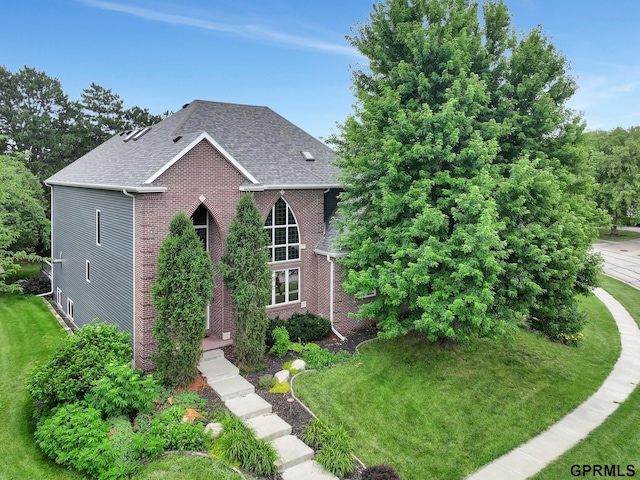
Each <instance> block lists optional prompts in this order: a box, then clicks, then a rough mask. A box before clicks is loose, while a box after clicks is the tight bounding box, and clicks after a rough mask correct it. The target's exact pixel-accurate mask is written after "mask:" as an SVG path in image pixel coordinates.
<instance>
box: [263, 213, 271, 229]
mask: <svg viewBox="0 0 640 480" xmlns="http://www.w3.org/2000/svg"><path fill="white" fill-rule="evenodd" d="M272 224H273V212H269V215H267V221H266V222H264V226H265V227H270V226H271V225H272Z"/></svg>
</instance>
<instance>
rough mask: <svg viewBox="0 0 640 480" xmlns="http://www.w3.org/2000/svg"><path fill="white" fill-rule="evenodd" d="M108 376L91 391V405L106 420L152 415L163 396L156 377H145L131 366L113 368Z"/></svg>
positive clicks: (108, 371)
mask: <svg viewBox="0 0 640 480" xmlns="http://www.w3.org/2000/svg"><path fill="white" fill-rule="evenodd" d="M105 370H106V371H105V376H104V377H102V378H101V379H99V380H98V381H97V382H96V383H95V384H94V386H93V388H92V389H91V394H90V397H91V398H90V402H91V404H92V405H93V406H94V407H95V408H97V409H98V410H100V411H101V412H102V413H103V416H104V417H105V418H106V417H115V416H118V415H130V414H133V413H137V412H147V411H151V410H152V409H153V407H154V406H155V404H154V400H155V399H156V397H157V396H158V393H159V392H160V385H159V384H158V383H157V382H156V381H155V379H154V378H153V376H151V375H147V376H143V375H142V374H141V372H137V371H134V370H133V369H132V368H131V367H130V366H129V365H114V364H109V365H107V366H106V368H105Z"/></svg>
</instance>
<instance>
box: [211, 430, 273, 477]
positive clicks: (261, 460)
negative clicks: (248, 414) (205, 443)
mask: <svg viewBox="0 0 640 480" xmlns="http://www.w3.org/2000/svg"><path fill="white" fill-rule="evenodd" d="M222 426H223V428H224V433H223V434H222V437H220V440H219V442H220V443H221V446H222V449H223V451H224V452H225V456H226V457H227V459H228V460H230V461H231V462H238V463H239V464H240V465H241V466H242V468H245V469H246V470H248V471H250V472H252V473H254V474H256V475H265V476H267V475H275V474H276V473H277V471H278V469H277V467H276V465H275V461H276V460H277V458H278V457H277V454H276V450H275V448H274V447H273V445H271V443H269V442H267V441H265V440H258V439H256V437H255V433H254V432H253V430H251V428H249V427H248V426H247V425H245V424H244V422H243V421H242V420H240V419H239V418H232V417H227V418H225V419H224V420H223V421H222Z"/></svg>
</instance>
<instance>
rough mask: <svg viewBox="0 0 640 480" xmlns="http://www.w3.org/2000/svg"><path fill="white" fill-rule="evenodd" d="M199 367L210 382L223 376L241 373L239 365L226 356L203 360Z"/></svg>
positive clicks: (227, 376)
mask: <svg viewBox="0 0 640 480" xmlns="http://www.w3.org/2000/svg"><path fill="white" fill-rule="evenodd" d="M198 369H199V370H200V373H202V376H203V377H205V379H206V380H207V382H208V383H209V384H211V383H213V382H217V381H218V380H221V379H223V378H229V377H233V376H236V375H238V373H240V371H239V370H238V367H236V366H235V365H234V364H233V363H231V362H230V361H229V360H227V359H226V358H224V357H216V358H211V359H209V360H203V361H201V362H200V365H198Z"/></svg>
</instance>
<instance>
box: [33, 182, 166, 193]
mask: <svg viewBox="0 0 640 480" xmlns="http://www.w3.org/2000/svg"><path fill="white" fill-rule="evenodd" d="M44 184H45V185H46V186H47V187H50V186H51V185H59V186H61V187H76V188H89V189H93V190H117V191H119V192H121V191H122V190H128V191H130V192H133V193H163V192H166V191H167V187H160V186H153V187H131V186H127V185H112V184H102V183H84V182H61V181H57V180H54V181H49V180H47V181H45V182H44Z"/></svg>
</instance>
